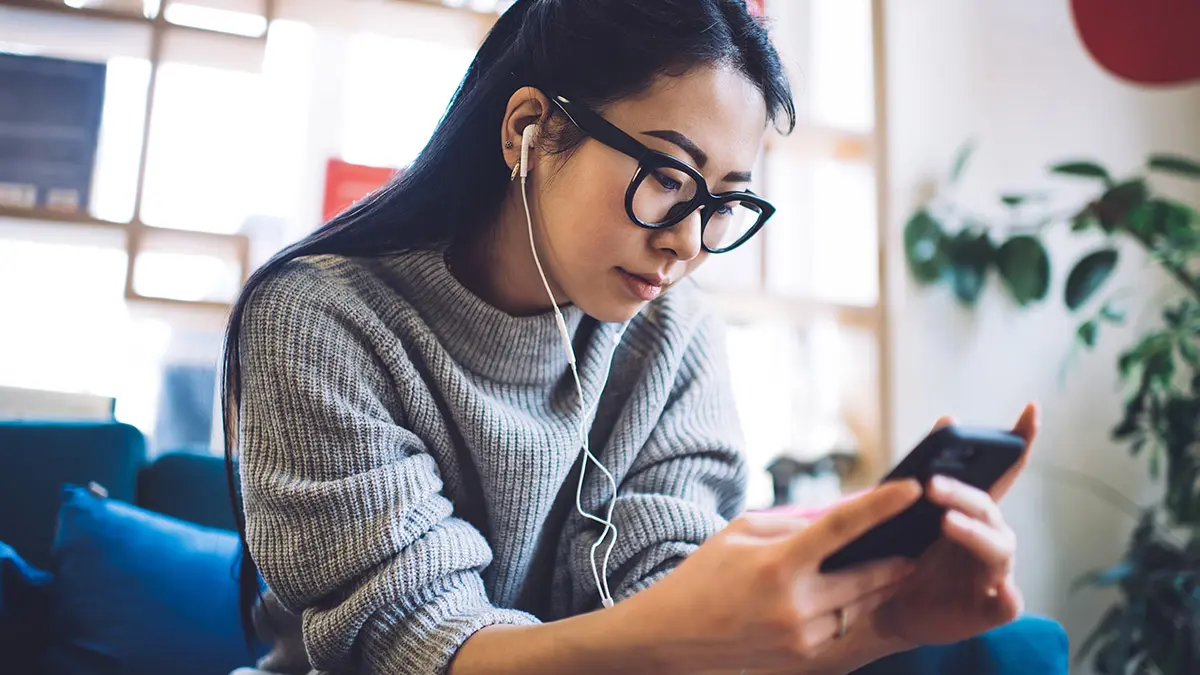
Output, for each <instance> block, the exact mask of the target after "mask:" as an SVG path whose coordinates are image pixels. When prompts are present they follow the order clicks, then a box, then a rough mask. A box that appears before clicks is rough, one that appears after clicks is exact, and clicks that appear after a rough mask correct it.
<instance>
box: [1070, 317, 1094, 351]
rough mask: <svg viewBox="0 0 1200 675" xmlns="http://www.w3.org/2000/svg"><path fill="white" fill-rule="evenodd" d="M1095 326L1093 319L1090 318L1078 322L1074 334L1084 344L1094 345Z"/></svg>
mask: <svg viewBox="0 0 1200 675" xmlns="http://www.w3.org/2000/svg"><path fill="white" fill-rule="evenodd" d="M1097 328H1098V326H1097V324H1096V320H1095V319H1092V320H1091V321H1084V322H1083V323H1081V324H1079V328H1078V329H1077V330H1076V331H1075V335H1076V336H1077V337H1078V338H1079V341H1080V342H1082V343H1083V344H1084V345H1085V346H1087V347H1095V346H1096V330H1097Z"/></svg>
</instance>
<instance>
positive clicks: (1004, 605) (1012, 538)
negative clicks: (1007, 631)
mask: <svg viewBox="0 0 1200 675" xmlns="http://www.w3.org/2000/svg"><path fill="white" fill-rule="evenodd" d="M950 423H951V421H950V420H949V419H948V418H943V419H942V420H940V421H939V422H938V426H939V427H940V426H944V425H946V424H950ZM1037 426H1038V422H1037V409H1036V408H1035V407H1034V406H1033V405H1029V406H1026V408H1025V410H1024V411H1023V412H1022V414H1021V418H1020V419H1019V420H1018V421H1017V424H1016V426H1015V427H1014V428H1013V431H1014V432H1015V433H1017V434H1019V435H1021V436H1023V437H1024V438H1025V453H1024V454H1023V455H1022V456H1021V459H1020V460H1019V461H1018V462H1017V464H1016V466H1014V467H1013V468H1012V469H1010V470H1009V472H1008V473H1007V474H1005V476H1004V478H1002V479H1001V480H1000V481H999V482H997V483H996V485H995V486H993V488H992V490H991V492H990V493H988V492H984V491H982V490H978V489H976V488H973V487H971V486H969V485H966V484H964V483H960V482H958V481H955V480H952V479H949V478H944V477H938V478H935V479H934V480H933V481H932V483H931V484H930V485H929V486H927V487H928V492H927V496H928V498H929V499H930V501H932V502H934V503H935V504H937V505H939V506H941V507H943V508H945V509H946V510H947V513H946V517H945V520H944V521H943V533H944V535H945V536H944V537H943V538H942V539H941V540H939V541H938V542H937V543H936V544H934V545H933V546H932V547H931V548H930V549H929V550H928V551H927V552H926V553H925V555H923V556H922V557H921V559H920V560H919V561H918V566H917V571H916V572H915V573H914V574H913V575H912V576H911V577H909V578H908V579H907V580H905V581H904V582H903V584H902V585H901V587H900V589H899V590H898V591H897V593H896V594H895V595H894V596H892V598H891V600H889V601H888V602H887V603H886V604H885V605H883V606H882V607H880V608H879V610H877V612H876V616H875V617H874V619H875V629H876V631H877V632H878V633H879V634H880V635H881V636H883V637H886V638H887V639H889V640H891V641H895V642H898V643H899V646H900V647H901V648H903V649H911V648H913V647H917V646H919V645H925V644H948V643H951V642H958V641H959V640H965V639H967V638H969V637H972V636H975V635H978V634H980V633H983V632H985V631H988V630H991V629H992V628H996V627H998V626H1002V625H1004V624H1006V623H1008V622H1010V621H1012V620H1013V619H1015V618H1016V617H1017V616H1018V615H1019V614H1020V613H1021V611H1022V610H1023V608H1024V601H1023V599H1022V597H1021V591H1020V589H1018V588H1017V585H1016V582H1015V581H1014V580H1013V561H1014V556H1015V554H1016V535H1015V534H1014V533H1013V531H1012V528H1010V527H1009V526H1008V524H1007V523H1006V522H1004V516H1003V515H1002V514H1001V513H1000V508H999V506H997V503H996V502H998V501H999V500H1000V498H1001V497H1003V496H1004V494H1005V493H1006V492H1007V491H1008V489H1009V488H1010V487H1012V484H1013V482H1014V481H1015V480H1016V478H1017V475H1018V474H1020V472H1021V470H1022V469H1023V468H1024V466H1025V463H1026V462H1027V460H1028V456H1029V449H1030V447H1031V446H1032V444H1033V439H1034V436H1036V434H1037Z"/></svg>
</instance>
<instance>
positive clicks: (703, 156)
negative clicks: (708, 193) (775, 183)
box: [642, 129, 751, 183]
mask: <svg viewBox="0 0 1200 675" xmlns="http://www.w3.org/2000/svg"><path fill="white" fill-rule="evenodd" d="M642 133H643V134H645V135H647V136H653V137H654V138H660V139H662V140H664V141H667V142H668V143H673V144H675V145H677V146H679V148H680V149H681V150H683V151H684V152H686V153H687V154H689V155H691V156H692V159H694V160H695V161H696V168H698V169H703V168H704V165H705V164H708V153H706V152H704V151H703V150H701V149H700V146H698V145H696V144H695V143H694V142H692V139H690V138H688V137H687V136H685V135H683V134H681V133H679V132H678V131H675V130H674V129H654V130H652V131H643V132H642ZM750 175H751V172H749V171H730V172H729V173H727V174H725V178H724V181H725V182H727V183H749V182H750Z"/></svg>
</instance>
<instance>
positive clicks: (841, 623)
mask: <svg viewBox="0 0 1200 675" xmlns="http://www.w3.org/2000/svg"><path fill="white" fill-rule="evenodd" d="M837 617H838V632H837V635H834V636H833V638H834V639H835V640H841V639H842V638H844V637H846V628H847V625H846V621H847V618H846V608H845V607H838V611H837Z"/></svg>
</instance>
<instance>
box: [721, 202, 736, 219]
mask: <svg viewBox="0 0 1200 675" xmlns="http://www.w3.org/2000/svg"><path fill="white" fill-rule="evenodd" d="M717 215H718V216H731V215H733V205H732V204H730V203H728V202H726V203H725V204H722V205H721V208H719V209H717Z"/></svg>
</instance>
